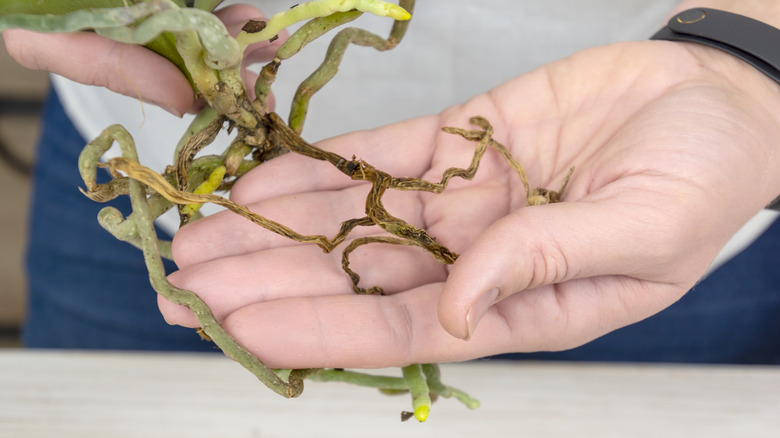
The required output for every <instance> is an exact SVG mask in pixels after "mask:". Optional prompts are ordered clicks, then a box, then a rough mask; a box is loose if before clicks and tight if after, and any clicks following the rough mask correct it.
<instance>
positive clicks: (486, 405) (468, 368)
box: [0, 350, 780, 438]
mask: <svg viewBox="0 0 780 438" xmlns="http://www.w3.org/2000/svg"><path fill="white" fill-rule="evenodd" d="M385 373H391V374H397V370H386V371H385ZM442 374H443V380H444V382H445V383H447V384H450V385H452V386H456V387H459V388H461V389H464V390H466V391H468V392H469V393H470V394H471V395H473V396H475V397H477V398H479V399H480V400H481V402H482V407H480V408H479V409H477V410H473V411H472V410H468V409H466V408H465V407H464V406H463V405H461V404H460V403H459V402H457V401H454V400H447V399H442V400H439V401H438V402H437V403H435V404H434V405H433V409H432V410H431V414H430V416H429V418H428V421H426V422H425V423H418V422H416V421H414V420H410V421H408V422H405V423H402V422H401V421H400V418H399V417H400V415H399V414H400V411H402V410H408V409H409V406H410V403H409V400H408V398H407V397H406V396H396V397H388V396H384V395H381V394H379V393H378V392H377V391H375V390H372V389H367V388H360V387H354V386H351V385H347V384H344V383H318V382H308V383H307V386H306V390H305V391H304V393H303V395H302V396H301V397H300V398H297V399H292V400H287V399H284V398H282V397H280V396H278V395H276V394H274V393H272V392H271V391H270V390H268V389H266V388H265V387H264V386H263V385H262V384H261V383H259V382H258V381H257V380H256V379H255V378H254V376H252V375H251V374H249V372H247V371H245V370H244V369H243V368H241V367H240V366H239V365H237V364H235V363H233V362H231V361H230V360H228V359H226V358H224V357H222V356H221V355H218V354H213V355H210V354H170V353H164V354H158V353H117V352H73V351H34V350H0V437H9V438H21V437H57V438H63V437H79V438H92V437H106V438H108V437H110V438H117V437H144V438H155V437H161V438H162V437H166V438H171V437H187V438H193V437H195V438H197V437H210V438H211V437H213V438H217V437H230V438H244V437H246V438H250V437H251V438H256V437H307V438H313V437H328V438H335V437H339V438H345V437H360V438H365V437H403V438H413V437H446V438H455V437H470V438H481V437H534V438H543V437H621V438H625V437H664V438H668V437H686V438H690V437H707V438H716V437H780V367H723V366H668V365H607V364H582V363H541V362H501V361H478V362H474V363H464V364H450V365H445V366H443V367H442Z"/></svg>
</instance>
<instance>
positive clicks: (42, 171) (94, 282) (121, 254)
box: [22, 92, 215, 351]
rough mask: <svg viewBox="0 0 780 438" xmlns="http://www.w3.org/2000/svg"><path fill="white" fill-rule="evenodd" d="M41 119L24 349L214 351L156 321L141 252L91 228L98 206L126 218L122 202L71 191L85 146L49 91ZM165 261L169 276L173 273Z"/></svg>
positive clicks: (186, 331) (79, 184)
mask: <svg viewBox="0 0 780 438" xmlns="http://www.w3.org/2000/svg"><path fill="white" fill-rule="evenodd" d="M42 122H43V123H42V130H41V137H40V139H39V145H38V160H37V164H36V168H35V173H34V184H33V185H34V187H33V199H32V209H31V212H30V218H31V223H30V238H29V245H28V252H27V270H28V277H29V298H28V316H27V321H26V323H25V325H24V327H23V330H22V341H23V343H24V345H26V346H28V347H40V348H79V349H93V348H100V349H130V350H207V351H214V350H215V348H214V346H213V344H211V343H208V342H204V341H201V340H200V337H199V336H198V335H197V333H195V332H194V331H193V330H191V329H185V328H182V327H174V326H170V325H168V324H167V323H166V322H165V321H164V319H163V318H162V316H161V315H160V313H159V311H158V310H157V297H156V293H155V292H154V290H153V289H152V287H151V285H150V284H149V279H148V276H147V271H146V267H145V265H144V262H143V256H142V254H141V252H140V251H139V250H138V249H136V248H135V247H133V246H131V245H129V244H127V243H124V242H121V241H118V240H116V239H115V238H114V237H113V236H111V234H109V233H108V232H107V231H105V230H104V229H102V228H101V227H100V225H99V224H98V222H97V214H98V211H100V209H102V208H103V207H105V206H107V205H111V206H113V207H116V208H118V209H119V210H120V211H122V212H123V213H124V214H125V215H126V214H127V213H128V212H129V211H130V210H131V209H130V202H129V199H128V198H127V197H121V198H119V199H117V200H114V201H111V202H109V203H106V204H99V203H97V202H94V201H91V200H89V199H88V198H87V197H85V196H84V195H83V194H81V192H79V189H78V188H79V187H83V186H84V183H83V182H82V180H81V177H80V176H79V173H78V169H77V165H76V163H77V160H78V155H79V153H80V152H81V149H82V147H83V146H84V144H86V142H85V141H84V139H83V138H81V136H80V135H79V133H78V132H77V131H76V129H75V127H74V126H73V124H72V123H71V121H70V120H69V119H68V117H67V116H66V115H65V112H64V110H63V108H62V106H61V104H60V102H59V100H58V98H57V96H56V94H55V93H54V92H51V93H50V94H49V96H48V98H47V101H46V105H45V107H44V113H43V116H42ZM100 173H103V172H100ZM103 180H104V181H105V180H107V177H104V178H103ZM158 232H159V230H158ZM161 235H163V234H161ZM166 263H167V264H166V269H167V270H169V272H170V271H171V270H173V269H175V265H174V264H173V263H170V262H166Z"/></svg>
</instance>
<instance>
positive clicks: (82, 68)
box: [2, 4, 284, 116]
mask: <svg viewBox="0 0 780 438" xmlns="http://www.w3.org/2000/svg"><path fill="white" fill-rule="evenodd" d="M215 15H217V16H218V17H219V18H220V20H222V22H223V23H225V26H226V27H227V29H228V32H229V33H230V34H231V35H233V36H235V35H237V34H238V33H239V32H240V31H241V27H242V26H243V25H244V24H246V22H247V21H248V20H250V19H258V18H263V17H264V15H263V13H262V12H260V10H258V9H257V8H254V7H252V6H249V5H244V4H236V5H231V6H228V7H225V8H223V9H220V10H218V11H216V12H215ZM2 35H3V39H4V40H5V45H6V48H7V49H8V52H9V54H10V55H11V56H12V57H13V58H14V59H15V60H16V61H17V62H19V64H21V65H22V66H24V67H27V68H30V69H34V70H46V71H50V72H52V73H55V74H58V75H61V76H64V77H66V78H68V79H71V80H73V81H76V82H79V83H83V84H87V85H96V86H100V87H106V88H108V89H110V90H112V91H115V92H117V93H121V94H124V95H126V96H130V97H134V98H139V97H140V98H141V99H142V100H143V101H144V102H150V103H152V104H155V105H158V106H160V107H162V108H163V109H165V110H167V111H168V112H171V113H173V114H175V115H179V116H180V115H182V114H184V113H186V112H192V111H195V110H197V109H198V107H199V106H200V103H199V102H197V101H196V98H195V94H194V93H193V90H192V87H191V86H190V84H189V82H188V81H187V79H186V78H185V77H184V75H183V74H182V73H181V71H179V69H178V68H177V67H176V66H175V65H174V64H172V63H171V62H170V61H168V60H167V59H165V58H164V57H162V56H160V55H158V54H157V53H154V52H152V51H151V50H148V49H146V48H144V47H141V46H137V45H133V44H124V43H119V42H116V41H112V40H109V39H108V38H104V37H102V36H100V35H97V34H95V33H91V32H79V33H67V34H43V33H36V32H31V31H27V30H20V29H13V30H6V31H3V32H2ZM283 40H284V38H280V39H278V40H276V41H274V42H273V43H268V42H260V43H256V44H253V45H251V46H249V47H248V48H247V49H246V51H245V53H244V60H243V62H244V68H243V69H242V75H243V77H244V80H245V83H248V84H252V83H254V79H255V78H256V77H257V75H256V74H255V73H252V72H250V71H248V70H246V67H247V66H249V65H251V64H252V63H257V62H263V61H268V60H270V59H272V58H273V55H274V53H276V49H277V48H278V46H279V45H280V44H281V42H283ZM248 88H249V90H248V91H249V92H250V93H251V92H253V89H252V87H248Z"/></svg>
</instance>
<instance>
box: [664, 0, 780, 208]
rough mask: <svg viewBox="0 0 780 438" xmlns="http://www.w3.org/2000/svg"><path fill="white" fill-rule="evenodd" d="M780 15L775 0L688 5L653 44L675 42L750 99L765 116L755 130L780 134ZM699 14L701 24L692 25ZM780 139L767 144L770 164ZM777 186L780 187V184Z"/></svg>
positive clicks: (775, 185) (700, 2) (697, 22)
mask: <svg viewBox="0 0 780 438" xmlns="http://www.w3.org/2000/svg"><path fill="white" fill-rule="evenodd" d="M689 9H690V10H689ZM778 10H780V4H778V2H775V1H773V2H762V1H756V2H739V3H737V2H728V1H684V2H682V3H681V4H680V6H679V7H678V8H677V9H676V10H675V11H674V12H675V13H674V15H672V17H671V19H670V20H669V24H668V27H666V28H664V29H663V30H662V31H659V32H658V34H656V35H655V36H654V37H653V39H660V40H670V41H675V42H676V43H677V44H679V45H680V46H681V47H683V48H685V49H686V50H687V51H688V52H689V53H690V54H691V56H692V57H693V59H695V60H696V62H697V63H699V65H700V66H701V67H702V68H704V69H706V70H709V71H710V72H711V73H713V74H715V76H717V77H720V79H721V80H724V82H725V83H724V84H723V85H726V86H727V87H728V89H731V90H733V91H732V92H736V93H737V94H742V93H744V94H745V95H747V96H749V97H750V99H749V101H750V102H751V105H750V106H751V107H752V108H751V109H752V110H754V111H757V112H758V113H761V114H763V115H764V116H765V117H761V118H760V119H761V120H760V122H759V123H758V124H757V126H754V127H756V128H760V129H758V130H759V131H764V130H765V129H764V128H766V129H767V130H769V131H775V132H777V129H778V127H780V116H778V114H780V112H778V111H780V61H779V56H780V54H779V53H778V52H777V51H776V48H775V47H774V45H773V44H772V42H773V41H777V40H780V37H778V34H780V31H778V30H777V29H778V27H777V25H774V23H775V22H776V20H775V17H776V13H777V12H778ZM694 13H696V14H695V15H696V16H697V19H695V20H692V21H688V19H689V18H690V17H693V16H694ZM698 14H701V17H702V18H701V19H699V18H698ZM705 17H706V18H705ZM681 20H683V21H681ZM751 112H752V111H751ZM754 132H755V131H754ZM776 138H778V137H777V136H774V137H767V138H766V139H765V144H766V145H769V146H770V149H769V151H767V152H768V156H767V158H770V157H771V158H772V160H768V161H777V158H778V155H780V151H778V150H777V147H776V146H777V145H776V144H775V143H776ZM778 166H780V163H775V165H774V166H771V168H772V169H777V167H778ZM772 173H774V174H776V172H772ZM767 176H769V175H767ZM768 179H771V178H768ZM773 187H775V188H777V187H780V181H776V182H775V184H774V185H773ZM776 192H777V190H776V191H775V193H776ZM772 200H773V202H772V204H773V205H772V207H773V208H776V205H775V204H777V199H774V197H773V198H772Z"/></svg>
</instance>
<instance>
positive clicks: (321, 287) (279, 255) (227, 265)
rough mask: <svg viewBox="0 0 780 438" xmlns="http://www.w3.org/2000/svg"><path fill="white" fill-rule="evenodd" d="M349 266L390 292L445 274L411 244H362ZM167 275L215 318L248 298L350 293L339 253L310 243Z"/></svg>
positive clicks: (176, 309)
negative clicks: (194, 296)
mask: <svg viewBox="0 0 780 438" xmlns="http://www.w3.org/2000/svg"><path fill="white" fill-rule="evenodd" d="M302 266H303V267H305V274H304V275H301V270H300V268H301V267H302ZM349 266H350V268H351V269H352V270H353V271H354V272H356V273H358V275H360V277H361V278H360V286H363V287H366V288H369V287H373V286H381V287H382V288H383V289H384V292H385V294H388V295H391V294H394V293H398V292H400V291H404V290H408V289H410V288H414V287H417V286H419V285H420V284H426V283H430V282H433V281H442V280H443V279H444V278H445V277H446V271H445V269H444V266H443V265H441V264H440V263H438V262H437V261H436V260H435V259H433V257H431V256H430V255H429V254H427V253H425V252H424V251H423V250H422V249H421V248H417V247H409V246H400V245H379V244H369V245H362V246H360V247H358V248H357V249H356V250H355V251H353V252H352V253H351V255H350V258H349ZM169 280H170V281H171V282H172V283H173V284H174V285H175V286H177V287H179V288H182V289H186V290H191V291H193V292H196V293H197V294H198V296H200V297H201V299H203V300H204V301H205V302H206V303H207V304H208V305H209V307H210V308H211V310H212V312H213V313H214V315H215V316H216V317H217V318H218V319H222V318H224V317H225V316H226V315H228V314H229V313H231V312H233V311H235V310H237V309H239V308H240V307H243V306H246V305H248V304H251V303H257V302H263V301H273V300H278V299H282V298H291V297H307V296H326V295H340V294H347V295H352V294H354V291H353V288H352V286H353V285H352V281H351V279H350V277H349V276H348V275H347V274H346V273H345V272H344V270H343V268H342V257H341V254H340V253H336V252H333V253H329V254H326V253H323V252H322V251H321V250H320V249H319V248H317V247H314V246H311V245H304V246H297V247H284V248H277V249H274V250H270V251H259V252H255V253H251V254H247V255H243V256H240V257H227V258H221V259H217V260H214V261H210V262H207V263H203V264H200V265H193V266H190V267H188V268H185V269H181V270H179V271H177V272H174V273H173V274H171V275H170V276H169ZM226 285H229V288H228V287H227V286H226ZM159 303H160V310H161V311H162V312H163V314H164V315H165V317H166V320H167V321H168V322H169V323H172V324H179V325H184V326H189V327H196V326H198V322H197V320H196V319H195V317H194V316H193V315H192V313H191V312H189V310H187V309H185V308H183V307H181V306H177V305H174V304H172V303H170V302H168V301H167V300H164V299H160V300H159Z"/></svg>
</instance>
